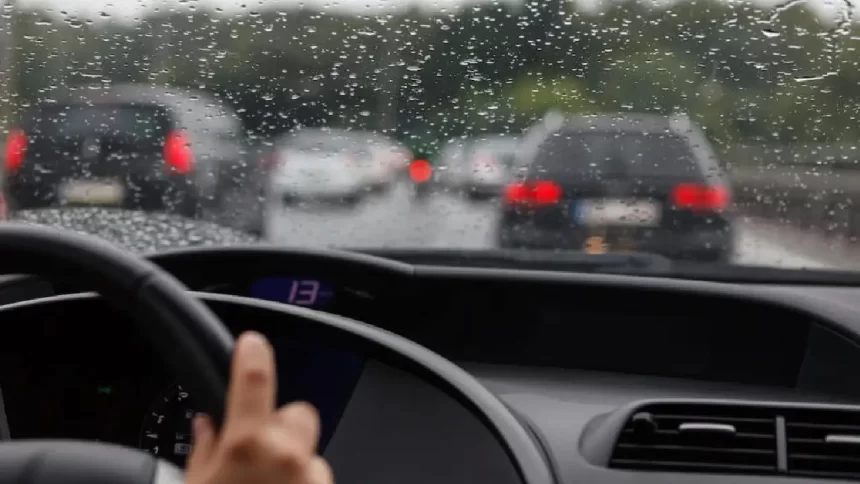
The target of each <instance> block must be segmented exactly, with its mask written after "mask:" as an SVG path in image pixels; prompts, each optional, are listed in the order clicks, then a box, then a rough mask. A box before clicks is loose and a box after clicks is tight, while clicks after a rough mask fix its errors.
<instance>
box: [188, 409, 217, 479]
mask: <svg viewBox="0 0 860 484" xmlns="http://www.w3.org/2000/svg"><path fill="white" fill-rule="evenodd" d="M192 434H193V436H194V440H193V445H194V447H193V448H192V450H191V456H190V457H189V458H188V469H194V468H197V467H201V466H204V465H205V464H206V462H208V461H209V458H210V457H211V456H212V452H213V450H214V449H215V426H214V425H213V424H212V420H210V419H209V417H208V416H206V415H202V414H200V415H197V416H196V417H194V423H193V427H192Z"/></svg>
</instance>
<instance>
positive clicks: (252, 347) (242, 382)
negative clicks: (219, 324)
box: [224, 331, 276, 433]
mask: <svg viewBox="0 0 860 484" xmlns="http://www.w3.org/2000/svg"><path fill="white" fill-rule="evenodd" d="M275 390H276V389H275V357H274V352H273V350H272V347H271V345H269V342H268V341H267V340H266V338H265V337H264V336H263V335H261V334H259V333H255V332H253V331H249V332H246V333H243V334H242V335H241V336H240V337H239V340H238V341H237V342H236V347H235V349H234V350H233V369H232V374H231V377H230V388H229V390H228V391H227V412H226V419H225V424H224V432H225V433H229V432H231V430H230V429H231V427H235V426H238V427H243V426H245V425H248V424H254V425H259V424H263V423H265V422H266V421H267V420H268V419H269V418H270V416H271V414H272V412H273V411H274V408H275Z"/></svg>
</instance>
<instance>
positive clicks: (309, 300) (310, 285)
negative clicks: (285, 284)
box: [287, 279, 320, 306]
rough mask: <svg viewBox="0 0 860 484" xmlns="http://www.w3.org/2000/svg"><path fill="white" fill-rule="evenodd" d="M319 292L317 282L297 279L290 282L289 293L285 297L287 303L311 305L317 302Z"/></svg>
mask: <svg viewBox="0 0 860 484" xmlns="http://www.w3.org/2000/svg"><path fill="white" fill-rule="evenodd" d="M319 293H320V283H319V282H317V281H309V280H300V279H297V280H294V281H292V284H290V294H289V296H288V297H287V303H288V304H295V305H297V306H313V305H314V304H316V302H317V297H319Z"/></svg>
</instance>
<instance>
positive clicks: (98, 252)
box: [0, 223, 234, 484]
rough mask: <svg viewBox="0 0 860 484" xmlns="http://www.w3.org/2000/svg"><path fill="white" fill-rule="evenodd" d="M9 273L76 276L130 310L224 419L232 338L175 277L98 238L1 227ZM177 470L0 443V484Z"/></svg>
mask: <svg viewBox="0 0 860 484" xmlns="http://www.w3.org/2000/svg"><path fill="white" fill-rule="evenodd" d="M0 260H2V261H3V265H2V269H0V271H2V273H4V274H15V273H24V274H35V275H42V276H68V275H69V274H74V275H75V276H76V277H77V278H78V280H80V282H81V283H82V286H84V287H86V286H89V287H90V288H92V289H93V290H95V291H96V292H98V293H99V294H101V295H102V296H103V297H104V298H105V300H107V301H108V302H109V303H110V304H113V305H114V306H116V307H117V308H118V309H120V310H123V311H126V312H127V313H129V315H130V316H131V319H132V320H133V321H134V322H135V324H136V326H137V328H138V330H139V331H140V333H141V334H142V335H143V336H144V337H146V338H148V339H149V341H150V343H151V344H152V345H153V346H154V348H155V350H156V351H158V352H159V353H160V354H161V355H162V356H164V357H165V361H166V363H167V365H168V367H169V368H170V369H171V370H172V371H173V372H174V374H175V375H176V376H177V377H178V378H179V379H181V380H182V381H183V382H184V384H185V386H186V387H188V388H189V390H191V391H193V392H194V393H195V395H199V397H198V398H199V400H198V401H199V402H200V405H201V407H202V408H203V409H204V410H205V411H207V412H208V413H209V414H210V415H211V416H212V418H213V421H214V422H216V424H220V423H221V422H222V420H223V417H224V406H225V400H226V394H227V385H228V382H229V369H230V360H231V356H232V350H233V345H234V339H233V336H232V335H231V334H230V332H229V331H228V330H227V328H226V327H225V326H224V324H223V323H221V321H220V320H219V319H218V317H217V316H215V314H214V313H213V312H212V311H210V310H209V308H207V307H206V306H205V305H204V304H203V303H202V302H200V301H199V300H197V299H196V298H195V297H194V296H192V295H191V294H190V293H189V292H188V289H187V288H186V287H184V286H183V285H182V284H181V283H180V282H179V281H177V280H176V279H175V278H173V276H171V275H170V274H168V273H166V272H164V271H163V270H162V269H160V268H159V267H158V266H156V265H155V264H153V263H151V262H149V261H148V260H146V259H143V258H138V257H136V256H135V255H133V254H131V253H127V252H124V251H122V250H121V249H119V248H118V247H115V246H113V245H111V244H109V243H107V242H105V241H103V240H101V239H98V238H96V237H93V236H85V235H81V234H76V233H73V232H66V231H62V230H58V229H52V228H47V227H39V226H32V225H26V224H16V223H9V224H3V225H2V226H0ZM177 471H178V469H176V468H175V467H174V466H172V464H168V463H166V462H164V461H161V460H157V459H155V457H154V456H152V455H150V454H148V453H145V452H142V451H139V450H134V449H129V448H124V447H120V446H114V445H106V444H98V443H88V442H78V441H67V442H63V441H27V442H16V443H4V444H2V445H0V482H10V483H14V482H27V483H33V484H53V483H59V482H65V483H76V482H81V483H83V482H87V483H90V484H99V483H101V482H105V483H107V482H124V483H128V484H149V483H167V482H170V483H173V482H181V478H180V479H179V480H177V476H181V475H182V474H181V471H180V472H178V473H177Z"/></svg>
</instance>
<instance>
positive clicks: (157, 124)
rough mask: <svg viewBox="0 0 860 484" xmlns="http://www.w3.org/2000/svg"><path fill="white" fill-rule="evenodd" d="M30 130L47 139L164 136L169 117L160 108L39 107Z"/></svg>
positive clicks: (71, 105) (137, 106) (124, 106)
mask: <svg viewBox="0 0 860 484" xmlns="http://www.w3.org/2000/svg"><path fill="white" fill-rule="evenodd" d="M28 124H29V126H26V125H25V126H26V128H27V131H28V132H30V133H31V134H35V135H42V136H46V137H79V136H88V135H91V134H100V135H117V134H121V135H131V136H133V137H135V138H138V139H157V138H162V137H164V135H165V133H166V132H167V130H168V129H169V122H168V119H167V115H166V114H165V113H164V111H163V109H162V108H160V107H158V106H141V105H96V106H91V105H76V104H70V105H52V106H44V107H41V108H39V109H38V110H37V111H36V112H35V113H34V114H33V117H32V118H31V119H30V120H29V123H28Z"/></svg>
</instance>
